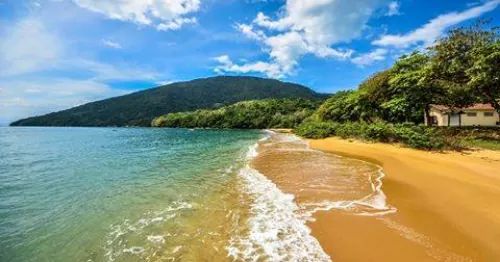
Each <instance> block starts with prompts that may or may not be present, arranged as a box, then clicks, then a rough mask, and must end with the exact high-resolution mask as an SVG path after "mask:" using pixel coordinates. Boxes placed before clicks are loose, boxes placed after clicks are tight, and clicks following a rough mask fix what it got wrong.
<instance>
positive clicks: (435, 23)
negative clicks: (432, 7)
mask: <svg viewBox="0 0 500 262" xmlns="http://www.w3.org/2000/svg"><path fill="white" fill-rule="evenodd" d="M499 4H500V0H493V1H488V2H486V3H484V4H483V5H480V6H476V7H472V8H469V9H467V10H465V11H463V12H452V13H448V14H444V15H440V16H438V17H436V18H434V19H432V20H431V21H429V22H428V23H427V24H425V25H424V26H422V27H420V28H418V29H416V30H414V31H412V32H410V33H407V34H403V35H383V36H382V37H380V38H379V39H377V40H375V41H373V44H374V45H378V46H393V47H397V48H407V47H410V46H412V45H416V44H424V45H425V46H429V45H432V44H433V43H434V41H435V40H436V39H438V38H439V37H440V36H441V35H442V34H443V33H444V32H445V30H447V29H448V28H449V27H451V26H454V25H457V24H459V23H461V22H464V21H466V20H469V19H472V18H476V17H479V16H481V15H482V14H484V13H486V12H490V11H492V10H494V9H495V8H496V7H497V6H498V5H499Z"/></svg>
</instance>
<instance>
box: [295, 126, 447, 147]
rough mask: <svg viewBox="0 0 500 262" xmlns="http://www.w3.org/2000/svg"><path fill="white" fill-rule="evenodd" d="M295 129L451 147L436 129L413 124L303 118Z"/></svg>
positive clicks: (317, 135)
mask: <svg viewBox="0 0 500 262" xmlns="http://www.w3.org/2000/svg"><path fill="white" fill-rule="evenodd" d="M295 133H296V134H297V135H300V136H303V137H306V138H325V137H328V136H333V135H336V136H339V137H342V138H358V139H365V140H370V141H376V142H400V143H402V144H405V145H407V146H409V147H413V148H418V149H428V150H431V149H442V148H444V147H448V148H450V147H452V148H454V147H455V146H454V145H453V144H450V143H449V142H448V141H447V140H446V137H445V136H444V135H443V134H442V132H438V130H437V129H435V128H429V127H425V126H416V125H413V124H398V125H393V124H389V123H385V122H375V123H365V122H345V123H334V122H321V121H306V122H304V123H303V124H301V125H299V126H298V128H296V129H295Z"/></svg>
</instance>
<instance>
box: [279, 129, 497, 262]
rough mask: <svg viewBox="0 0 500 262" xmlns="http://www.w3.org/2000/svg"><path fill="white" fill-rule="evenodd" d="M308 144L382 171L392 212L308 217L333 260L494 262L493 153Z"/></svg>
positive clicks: (330, 141) (346, 143)
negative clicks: (370, 163)
mask: <svg viewBox="0 0 500 262" xmlns="http://www.w3.org/2000/svg"><path fill="white" fill-rule="evenodd" d="M310 145H311V147H312V148H315V149H319V150H323V151H329V152H333V153H335V154H339V155H343V156H348V157H352V158H357V159H363V160H366V161H370V162H373V163H376V164H379V165H380V166H382V168H383V171H384V173H385V174H386V177H385V178H384V180H383V191H384V192H385V195H386V196H387V202H388V204H390V205H391V206H394V207H395V208H397V212H396V213H393V214H387V215H384V216H359V215H353V214H349V213H345V212H344V213H343V212H339V211H335V210H331V211H320V212H316V213H315V214H314V217H315V218H316V221H315V222H312V223H310V225H309V226H310V227H311V229H312V234H313V235H314V236H315V237H316V238H317V239H318V240H319V241H320V243H321V245H322V247H323V249H324V250H325V251H326V252H327V253H328V254H329V255H330V256H331V257H332V259H333V260H334V261H340V262H342V261H500V152H495V151H486V150H482V151H476V152H469V153H457V152H446V153H437V152H426V151H420V150H414V149H409V148H401V147H399V146H396V145H388V144H380V143H373V144H371V143H364V142H358V141H347V140H342V139H338V138H328V139H323V140H311V141H310ZM271 179H273V178H272V177H271ZM277 183H278V186H279V181H277Z"/></svg>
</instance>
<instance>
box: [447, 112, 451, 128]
mask: <svg viewBox="0 0 500 262" xmlns="http://www.w3.org/2000/svg"><path fill="white" fill-rule="evenodd" d="M450 118H451V113H448V126H450V122H451V119H450Z"/></svg>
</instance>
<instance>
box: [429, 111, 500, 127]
mask: <svg viewBox="0 0 500 262" xmlns="http://www.w3.org/2000/svg"><path fill="white" fill-rule="evenodd" d="M469 112H474V113H476V116H468V115H467V113H469ZM485 112H493V116H485V115H484V113H485ZM429 113H430V115H431V116H435V117H436V119H437V121H438V126H448V114H446V113H443V112H441V111H439V110H436V109H431V110H430V112H429ZM461 118H462V126H496V122H497V121H498V113H497V112H496V111H478V110H465V111H464V113H463V114H462V117H461Z"/></svg>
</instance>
